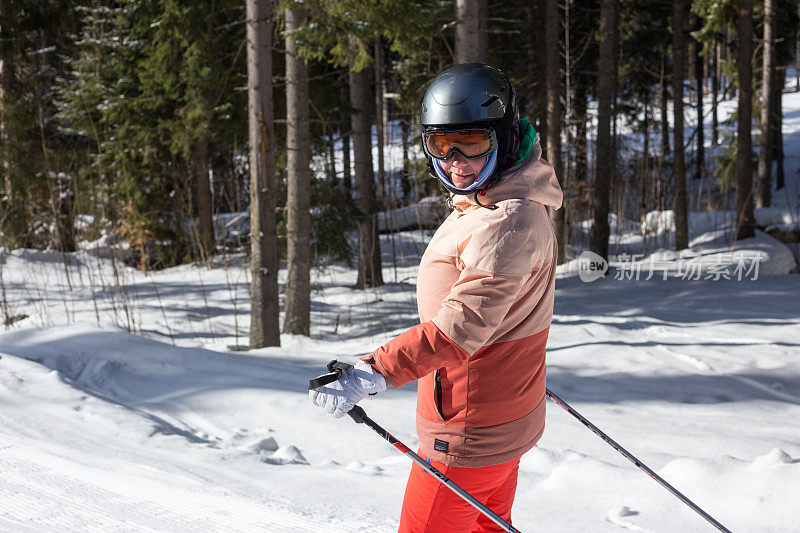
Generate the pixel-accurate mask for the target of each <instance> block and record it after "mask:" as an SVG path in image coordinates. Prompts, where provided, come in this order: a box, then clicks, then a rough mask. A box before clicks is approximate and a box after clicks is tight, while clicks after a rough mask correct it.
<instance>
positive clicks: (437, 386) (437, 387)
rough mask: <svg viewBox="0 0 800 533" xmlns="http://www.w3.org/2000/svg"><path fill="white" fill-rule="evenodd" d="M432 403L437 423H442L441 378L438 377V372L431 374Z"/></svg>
mask: <svg viewBox="0 0 800 533" xmlns="http://www.w3.org/2000/svg"><path fill="white" fill-rule="evenodd" d="M433 402H434V404H435V406H436V416H438V417H439V422H442V423H444V411H442V377H441V376H440V375H439V370H436V371H435V372H434V374H433Z"/></svg>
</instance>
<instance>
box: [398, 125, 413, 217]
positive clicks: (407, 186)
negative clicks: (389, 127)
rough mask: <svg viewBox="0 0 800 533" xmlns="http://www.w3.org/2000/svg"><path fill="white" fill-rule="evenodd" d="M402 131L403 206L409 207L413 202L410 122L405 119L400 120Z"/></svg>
mask: <svg viewBox="0 0 800 533" xmlns="http://www.w3.org/2000/svg"><path fill="white" fill-rule="evenodd" d="M400 131H401V135H402V137H403V174H402V175H401V177H400V185H401V186H402V187H403V205H408V204H409V203H410V202H411V180H410V179H409V173H410V168H409V163H410V162H409V158H408V121H407V120H406V118H405V117H402V118H401V119H400Z"/></svg>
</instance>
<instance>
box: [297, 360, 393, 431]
mask: <svg viewBox="0 0 800 533" xmlns="http://www.w3.org/2000/svg"><path fill="white" fill-rule="evenodd" d="M385 390H386V380H385V379H384V377H383V376H382V375H380V374H379V373H378V372H375V370H373V369H372V365H370V364H369V363H367V362H364V361H359V362H357V363H356V364H355V368H353V370H350V371H349V372H342V376H341V377H340V378H339V379H338V380H337V381H334V382H333V383H330V384H328V385H324V386H322V387H317V388H316V389H311V390H310V391H308V396H309V397H310V398H311V402H312V403H313V404H314V405H317V406H319V407H323V408H325V410H327V411H328V413H329V414H332V415H333V416H334V417H336V418H341V417H343V416H344V415H346V414H347V412H348V411H349V410H350V409H352V408H353V406H355V404H357V403H358V402H360V401H361V400H363V399H364V398H366V397H367V396H368V395H370V394H377V393H379V392H383V391H385Z"/></svg>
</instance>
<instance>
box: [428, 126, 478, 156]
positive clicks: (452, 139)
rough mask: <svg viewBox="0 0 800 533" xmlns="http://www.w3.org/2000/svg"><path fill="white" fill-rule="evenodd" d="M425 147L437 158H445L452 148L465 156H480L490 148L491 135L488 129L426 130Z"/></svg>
mask: <svg viewBox="0 0 800 533" xmlns="http://www.w3.org/2000/svg"><path fill="white" fill-rule="evenodd" d="M425 147H426V148H427V149H428V153H430V155H432V156H433V157H436V158H438V159H447V158H448V157H449V155H450V151H451V150H452V149H453V148H458V150H459V151H460V152H461V153H462V154H464V155H465V156H466V157H480V156H482V155H486V154H487V153H488V152H490V151H491V149H492V135H491V133H490V132H489V131H488V130H459V131H428V132H425Z"/></svg>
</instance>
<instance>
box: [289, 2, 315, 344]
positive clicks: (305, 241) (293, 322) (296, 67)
mask: <svg viewBox="0 0 800 533" xmlns="http://www.w3.org/2000/svg"><path fill="white" fill-rule="evenodd" d="M285 14H286V31H285V33H286V127H287V133H286V171H287V175H286V182H287V194H286V211H287V220H286V246H287V253H286V268H287V270H288V273H287V278H286V314H285V318H284V321H283V332H284V333H292V334H295V335H308V334H309V329H310V313H311V279H310V269H311V244H310V230H311V213H310V200H311V196H310V189H311V171H310V168H309V161H310V158H311V154H310V150H309V142H310V139H309V127H308V67H307V66H306V62H305V60H304V59H303V58H302V57H300V56H299V55H298V51H297V45H296V43H295V42H294V38H293V35H292V34H293V32H294V31H296V30H297V28H299V27H300V26H301V25H302V24H303V18H304V16H305V13H304V11H303V10H302V6H301V5H299V4H293V5H291V6H288V7H287V8H286V10H285Z"/></svg>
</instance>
